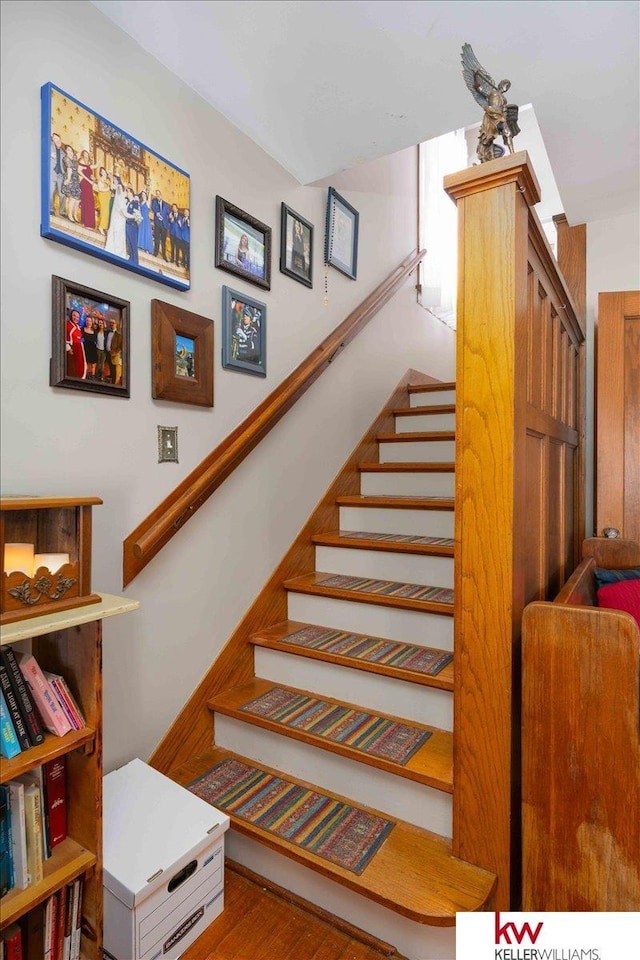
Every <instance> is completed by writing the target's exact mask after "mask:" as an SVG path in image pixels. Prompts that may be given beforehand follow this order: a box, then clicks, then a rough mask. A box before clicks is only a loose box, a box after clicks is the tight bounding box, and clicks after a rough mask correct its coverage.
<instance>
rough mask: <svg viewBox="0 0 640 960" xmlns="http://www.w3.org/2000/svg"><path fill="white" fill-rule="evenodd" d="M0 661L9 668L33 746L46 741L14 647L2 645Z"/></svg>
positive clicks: (8, 671)
mask: <svg viewBox="0 0 640 960" xmlns="http://www.w3.org/2000/svg"><path fill="white" fill-rule="evenodd" d="M0 663H2V664H3V665H4V666H5V668H6V670H7V674H8V676H9V682H10V683H11V686H12V688H13V692H14V694H15V697H16V702H17V704H18V710H19V711H20V714H21V716H22V719H23V720H24V725H25V727H26V730H27V735H28V737H29V741H30V743H31V745H32V746H37V744H39V743H42V742H43V741H44V734H43V732H42V727H41V725H40V720H39V718H38V715H37V713H36V711H35V710H34V708H33V701H32V699H31V696H30V694H29V690H28V689H27V684H26V682H25V679H24V677H23V675H22V671H21V670H20V667H19V666H18V661H17V659H16V655H15V653H14V651H13V648H12V647H8V646H7V647H0Z"/></svg>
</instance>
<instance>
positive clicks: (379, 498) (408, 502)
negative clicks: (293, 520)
mask: <svg viewBox="0 0 640 960" xmlns="http://www.w3.org/2000/svg"><path fill="white" fill-rule="evenodd" d="M336 503H337V504H338V506H339V507H370V508H376V509H378V508H380V507H383V508H388V509H391V510H453V509H454V507H455V501H454V499H453V497H433V496H432V497H414V496H412V495H411V494H407V495H404V496H403V495H402V494H400V495H395V494H394V495H393V496H386V495H385V494H378V495H372V496H363V495H361V494H345V495H343V496H340V497H336Z"/></svg>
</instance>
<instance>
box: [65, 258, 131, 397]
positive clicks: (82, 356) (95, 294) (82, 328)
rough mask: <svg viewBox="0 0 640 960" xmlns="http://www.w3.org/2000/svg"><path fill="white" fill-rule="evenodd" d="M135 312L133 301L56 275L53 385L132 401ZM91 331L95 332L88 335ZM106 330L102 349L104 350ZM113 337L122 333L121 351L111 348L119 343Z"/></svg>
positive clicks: (120, 336)
mask: <svg viewBox="0 0 640 960" xmlns="http://www.w3.org/2000/svg"><path fill="white" fill-rule="evenodd" d="M130 313H131V304H130V303H129V301H128V300H121V299H120V298H119V297H114V296H112V294H110V293H102V292H101V291H100V290H94V289H93V288H92V287H85V286H83V285H82V284H80V283H74V282H73V281H72V280H63V278H62V277H56V276H52V277H51V361H50V365H49V384H50V386H52V387H67V388H69V389H70V390H84V391H86V392H88V393H103V394H108V395H110V396H113V397H127V398H128V397H129V396H130V393H131V377H130V371H131V367H130V362H129V353H130V350H129V344H130ZM74 315H77V316H74ZM89 318H91V323H89V322H88V321H89ZM101 321H103V322H104V328H103V327H102V326H101ZM114 323H115V327H114V326H113V324H114ZM94 324H95V326H94ZM88 326H90V327H91V330H87V327H88ZM101 330H102V331H103V333H104V340H103V343H104V349H102V350H101V349H98V333H99V332H100V331H101ZM94 332H95V334H96V336H95V338H94V336H93V334H94ZM110 333H114V334H115V333H117V334H119V337H118V338H117V339H118V341H119V342H117V348H118V349H107V345H109V346H111V344H112V342H113V337H111V338H109V334H110ZM94 357H95V360H94Z"/></svg>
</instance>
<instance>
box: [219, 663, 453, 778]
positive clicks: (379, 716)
mask: <svg viewBox="0 0 640 960" xmlns="http://www.w3.org/2000/svg"><path fill="white" fill-rule="evenodd" d="M274 690H276V691H277V690H284V691H285V692H286V693H290V694H294V695H296V696H302V697H312V698H314V699H316V700H322V701H323V702H324V703H329V704H333V705H334V706H336V707H342V708H345V709H353V710H357V711H359V712H363V713H367V714H370V715H371V716H372V717H374V718H375V719H376V720H390V721H392V722H396V723H402V724H404V726H405V727H408V728H410V729H411V731H417V733H418V734H420V733H427V732H428V733H430V734H431V736H430V737H429V739H428V740H427V741H426V742H425V743H423V744H422V746H421V747H420V748H419V749H418V750H416V752H415V753H414V754H413V755H412V756H410V757H409V758H408V760H407V761H406V762H405V763H404V764H403V763H399V762H397V761H393V760H390V759H387V758H385V757H381V756H376V755H373V754H371V753H364V752H363V751H362V750H358V749H356V748H355V747H352V746H348V745H347V744H344V743H339V742H337V741H335V740H331V739H329V738H328V737H327V736H326V735H324V734H322V733H312V732H310V731H308V730H302V729H299V728H297V727H294V726H291V725H288V724H285V723H281V722H279V721H278V720H272V719H268V718H266V717H263V716H260V715H258V714H256V713H252V712H249V711H247V710H244V709H242V708H243V707H246V706H247V704H250V703H251V702H252V701H253V700H255V699H256V698H257V697H261V696H264V695H265V694H268V693H270V692H271V691H274ZM208 705H209V709H211V710H214V711H215V712H216V713H223V714H225V715H226V716H228V717H233V718H234V719H236V720H241V721H242V722H244V723H250V724H254V725H255V726H258V727H262V728H263V729H265V730H271V731H272V732H273V733H278V734H281V735H282V736H286V737H291V738H292V739H294V740H301V741H302V742H303V743H309V744H312V745H313V746H316V747H320V748H321V749H323V750H328V751H329V752H330V753H336V754H339V755H340V756H343V757H348V758H349V759H350V760H355V761H357V762H359V763H367V764H369V765H370V766H372V767H377V768H378V769H380V770H386V771H387V773H393V774H395V775H396V776H400V777H405V778H406V779H407V780H415V781H416V782H417V783H423V784H426V785H428V786H430V787H435V788H436V789H437V790H443V791H445V792H446V793H451V792H452V789H453V787H452V784H453V735H452V734H451V733H449V732H448V731H446V730H439V729H438V728H437V727H431V726H426V725H425V724H423V723H416V722H415V721H409V720H405V719H403V718H401V717H394V716H392V715H391V714H388V713H379V712H378V711H373V710H368V709H366V708H365V707H362V706H359V705H357V704H354V703H347V702H345V701H342V700H335V699H334V698H333V697H325V696H320V695H319V694H316V693H311V692H309V691H306V690H299V689H297V688H296V687H290V686H288V685H286V684H282V683H274V681H273V680H262V679H261V678H260V677H254V678H253V680H250V681H248V682H247V683H243V684H242V685H241V686H238V687H234V688H233V689H231V690H226V691H225V692H224V693H221V694H218V695H217V696H215V697H213V698H212V699H211V700H209V702H208Z"/></svg>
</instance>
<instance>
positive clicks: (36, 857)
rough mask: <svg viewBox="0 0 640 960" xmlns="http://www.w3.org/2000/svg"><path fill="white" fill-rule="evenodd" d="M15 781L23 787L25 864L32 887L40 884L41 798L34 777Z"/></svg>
mask: <svg viewBox="0 0 640 960" xmlns="http://www.w3.org/2000/svg"><path fill="white" fill-rule="evenodd" d="M16 779H17V780H18V781H19V782H20V783H22V784H23V786H24V820H25V831H26V835H27V864H28V866H29V876H30V877H31V883H32V885H34V884H37V883H42V878H43V876H44V873H43V861H44V856H43V838H42V797H41V793H40V787H39V785H38V783H37V781H36V779H35V778H34V777H31V776H30V775H29V774H23V775H22V776H21V777H16Z"/></svg>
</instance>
